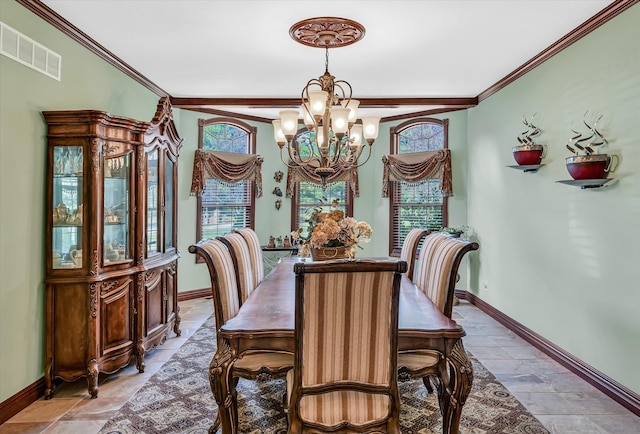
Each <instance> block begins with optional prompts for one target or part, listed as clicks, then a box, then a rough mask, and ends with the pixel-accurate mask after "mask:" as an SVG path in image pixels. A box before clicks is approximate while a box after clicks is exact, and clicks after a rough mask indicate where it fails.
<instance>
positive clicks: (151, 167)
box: [146, 150, 160, 257]
mask: <svg viewBox="0 0 640 434" xmlns="http://www.w3.org/2000/svg"><path fill="white" fill-rule="evenodd" d="M158 157H159V151H157V150H156V151H153V152H149V153H148V154H147V234H146V235H147V257H150V256H153V255H154V254H156V253H158V252H159V251H160V243H159V242H158V221H159V218H158V217H159V212H160V207H159V206H158V205H159V204H158V171H159V164H160V163H159V158H158Z"/></svg>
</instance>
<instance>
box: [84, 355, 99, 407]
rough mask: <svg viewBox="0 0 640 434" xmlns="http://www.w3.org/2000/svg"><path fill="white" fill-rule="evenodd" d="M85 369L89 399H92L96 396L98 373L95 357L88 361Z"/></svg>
mask: <svg viewBox="0 0 640 434" xmlns="http://www.w3.org/2000/svg"><path fill="white" fill-rule="evenodd" d="M87 371H88V373H87V388H88V389H89V394H90V395H91V399H94V398H97V397H98V375H99V374H100V373H99V372H98V362H97V361H96V359H93V360H91V362H89V366H88V369H87Z"/></svg>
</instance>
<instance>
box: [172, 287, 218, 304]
mask: <svg viewBox="0 0 640 434" xmlns="http://www.w3.org/2000/svg"><path fill="white" fill-rule="evenodd" d="M204 297H211V288H202V289H192V290H191V291H183V292H178V302H181V301H187V300H195V299H196V298H204Z"/></svg>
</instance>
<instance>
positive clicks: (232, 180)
mask: <svg viewBox="0 0 640 434" xmlns="http://www.w3.org/2000/svg"><path fill="white" fill-rule="evenodd" d="M262 161H263V158H262V156H260V155H255V154H235V153H231V152H218V151H204V150H202V149H198V150H196V154H195V158H194V160H193V178H192V180H191V193H190V194H191V195H192V196H202V193H203V192H204V189H205V179H206V178H212V179H217V180H218V181H221V182H223V183H228V184H237V183H238V182H240V181H245V180H250V181H253V182H254V184H255V187H256V188H255V190H256V197H260V196H262Z"/></svg>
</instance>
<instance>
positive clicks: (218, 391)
mask: <svg viewBox="0 0 640 434" xmlns="http://www.w3.org/2000/svg"><path fill="white" fill-rule="evenodd" d="M232 362H233V353H232V351H231V347H230V346H229V343H228V342H227V341H225V340H222V341H219V342H218V350H217V351H216V354H215V355H214V356H213V359H212V360H211V363H210V364H209V384H210V386H211V391H212V392H213V396H214V397H215V399H216V402H217V403H218V417H217V418H216V421H215V422H214V424H213V425H211V427H210V428H209V433H210V434H213V433H215V432H216V431H217V429H218V426H220V425H221V426H222V433H223V434H236V433H237V432H238V401H237V397H236V391H235V382H234V381H233V379H232V378H231V366H232Z"/></svg>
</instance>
